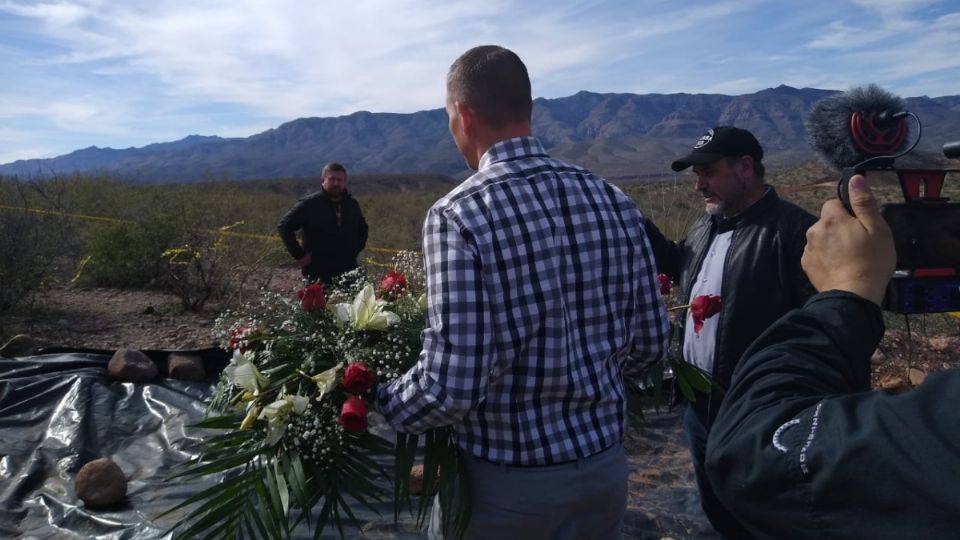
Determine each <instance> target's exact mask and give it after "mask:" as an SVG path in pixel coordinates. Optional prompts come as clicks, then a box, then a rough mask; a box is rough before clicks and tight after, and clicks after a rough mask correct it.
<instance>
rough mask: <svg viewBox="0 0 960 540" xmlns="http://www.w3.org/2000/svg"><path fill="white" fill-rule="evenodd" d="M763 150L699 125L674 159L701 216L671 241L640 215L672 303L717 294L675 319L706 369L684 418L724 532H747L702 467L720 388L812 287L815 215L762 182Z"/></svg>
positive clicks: (701, 480) (749, 139)
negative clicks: (697, 313) (674, 294)
mask: <svg viewBox="0 0 960 540" xmlns="http://www.w3.org/2000/svg"><path fill="white" fill-rule="evenodd" d="M762 159H763V148H761V146H760V143H759V142H757V139H756V138H755V137H754V136H753V134H752V133H750V132H749V131H747V130H745V129H740V128H736V127H732V126H721V127H715V128H713V129H710V130H707V132H706V133H705V134H704V135H703V136H702V137H700V139H699V140H697V142H696V144H694V146H693V150H692V151H691V152H690V153H689V154H687V155H686V156H684V157H682V158H680V159H678V160H676V161H674V162H673V164H672V168H673V170H674V171H682V170H684V169H687V168H689V167H693V173H694V174H695V175H696V178H697V182H696V189H697V191H698V192H699V193H700V194H701V195H702V196H703V201H704V204H705V206H706V213H705V214H704V215H703V216H701V217H700V218H699V219H698V220H697V221H696V223H694V224H693V226H692V227H690V230H689V232H688V234H687V237H686V238H685V239H684V240H682V241H679V242H674V241H671V240H668V239H666V238H665V237H664V236H663V234H662V233H661V232H660V231H659V230H658V229H657V227H656V225H654V224H653V222H651V221H649V220H647V221H646V224H645V225H646V231H647V236H648V237H649V238H650V243H651V245H652V246H653V251H654V255H655V257H656V260H657V268H658V270H659V271H660V272H662V273H665V274H667V275H668V276H670V278H671V279H672V280H673V281H675V282H677V283H679V290H678V301H679V302H680V303H681V304H689V303H690V301H691V300H693V299H694V298H696V297H698V296H704V295H715V296H719V297H720V301H721V305H722V308H721V311H720V313H719V314H718V316H716V317H711V318H709V319H706V320H704V321H702V325H701V324H694V323H693V319H692V315H691V314H690V313H689V311H690V310H688V313H687V316H686V318H685V320H683V321H681V334H680V335H682V336H683V338H682V340H683V341H682V347H683V356H684V359H685V360H687V361H688V362H690V363H692V364H694V365H696V366H697V367H699V368H701V369H702V370H704V371H705V372H707V373H709V374H710V375H711V378H712V380H713V391H711V392H710V393H703V394H698V395H697V398H696V400H695V401H694V402H693V403H691V404H690V406H689V407H688V409H687V412H686V414H685V416H684V431H685V432H686V435H687V439H688V443H689V444H690V452H691V454H692V457H693V463H694V471H695V474H696V479H697V487H698V488H699V491H700V500H701V505H702V506H703V510H704V512H705V513H706V515H707V517H708V518H709V519H710V522H711V523H712V524H713V526H714V528H716V529H717V531H718V532H719V533H720V534H721V535H723V536H724V537H726V538H750V537H751V536H750V534H749V533H748V532H747V531H746V530H745V529H743V528H742V527H741V526H740V524H739V523H737V521H736V520H735V519H734V518H733V517H732V516H731V515H730V513H729V512H728V511H727V510H726V509H725V508H724V506H723V505H722V503H721V502H720V501H719V500H718V499H717V498H716V495H715V494H714V491H713V489H712V487H711V485H710V480H709V479H708V478H707V476H706V474H705V472H704V460H705V453H706V446H707V434H708V433H709V431H710V425H711V423H712V422H713V419H714V418H715V416H716V414H717V410H718V409H719V408H720V400H721V397H722V395H723V390H724V389H726V388H727V387H728V386H729V384H730V377H731V375H732V374H733V370H734V367H736V365H737V362H738V361H739V359H740V357H741V356H742V355H743V352H744V351H745V350H746V349H747V347H748V346H749V345H750V344H751V343H752V342H753V340H754V339H756V338H757V337H758V336H759V335H760V334H761V333H762V332H763V331H764V330H765V329H766V328H767V327H768V326H770V325H771V324H772V323H773V322H774V321H776V320H777V319H779V318H780V317H781V316H782V315H784V314H785V313H786V312H788V311H790V310H791V309H793V308H799V307H801V306H802V305H803V303H804V302H805V301H806V300H807V298H809V297H810V296H812V295H813V294H814V293H815V292H816V291H815V290H814V289H813V287H812V286H811V285H810V282H809V281H808V280H807V277H806V274H804V272H803V270H802V269H801V267H800V257H801V256H802V255H803V248H804V245H805V244H806V231H807V228H809V227H810V226H811V225H812V224H813V223H814V222H815V221H816V218H815V217H814V216H813V215H811V214H810V213H809V212H807V211H805V210H803V209H802V208H800V207H798V206H796V205H794V204H792V203H790V202H787V201H785V200H783V199H780V197H778V196H777V193H776V191H774V189H773V187H771V186H768V185H766V184H765V183H764V181H763V176H764V166H763V164H762V163H761V160H762Z"/></svg>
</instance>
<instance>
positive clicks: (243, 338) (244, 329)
mask: <svg viewBox="0 0 960 540" xmlns="http://www.w3.org/2000/svg"><path fill="white" fill-rule="evenodd" d="M253 332H254V329H253V328H250V327H249V326H238V327H236V328H234V329H233V330H231V331H230V341H228V342H227V347H229V348H230V349H235V350H238V351H240V354H243V353H245V352H247V350H249V349H253V348H254V347H256V345H257V342H256V341H251V340H249V339H247V338H248V337H250V335H251V334H253Z"/></svg>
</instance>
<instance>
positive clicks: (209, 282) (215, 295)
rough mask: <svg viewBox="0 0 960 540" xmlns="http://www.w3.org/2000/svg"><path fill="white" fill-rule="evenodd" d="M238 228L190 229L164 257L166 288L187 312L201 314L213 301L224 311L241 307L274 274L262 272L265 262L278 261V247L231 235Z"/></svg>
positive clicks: (164, 281) (230, 226)
mask: <svg viewBox="0 0 960 540" xmlns="http://www.w3.org/2000/svg"><path fill="white" fill-rule="evenodd" d="M238 225H240V224H239V223H238V224H234V225H228V226H224V227H220V228H218V229H215V230H207V229H200V228H190V229H188V230H186V231H184V235H183V237H182V238H181V240H182V242H181V243H180V244H178V245H177V246H176V247H173V248H170V249H168V250H166V251H165V252H164V253H163V259H164V268H165V275H164V279H163V281H162V283H163V286H164V288H165V289H166V290H168V291H169V292H171V293H173V294H174V295H176V296H177V297H178V298H179V299H180V302H181V304H182V305H183V307H184V309H187V310H190V311H199V310H202V309H203V308H204V306H205V305H206V304H207V302H209V301H210V300H217V301H218V302H219V303H220V307H221V308H223V307H226V306H230V305H234V304H239V303H241V302H242V301H243V295H244V294H245V293H246V292H248V291H250V289H258V288H260V287H262V286H264V285H265V284H266V283H267V282H269V280H270V278H271V273H269V272H263V271H262V269H263V261H264V259H265V258H268V257H275V256H276V252H277V250H278V246H277V245H275V244H273V243H270V244H265V243H264V242H263V241H262V240H258V239H251V238H243V237H238V236H233V235H231V234H230V233H231V229H232V228H234V227H236V226H238Z"/></svg>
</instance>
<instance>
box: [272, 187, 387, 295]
mask: <svg viewBox="0 0 960 540" xmlns="http://www.w3.org/2000/svg"><path fill="white" fill-rule="evenodd" d="M338 214H339V217H338ZM298 230H303V245H302V246H301V245H300V243H299V242H297V236H296V232H297V231H298ZM277 231H278V232H279V233H280V238H281V239H282V240H283V244H284V245H285V246H286V248H287V252H289V253H290V255H291V256H292V257H293V258H294V259H299V258H301V257H303V256H304V255H305V254H307V253H309V254H310V259H311V262H310V265H309V266H307V267H306V268H304V269H303V275H304V276H306V277H307V278H310V279H318V278H319V279H322V280H323V281H324V282H327V283H329V282H330V279H331V278H333V277H334V276H338V275H340V274H342V273H344V272H348V271H350V270H353V269H354V268H356V267H357V255H359V254H360V252H361V251H362V250H363V248H364V247H365V246H366V245H367V232H368V228H367V221H366V220H365V219H364V218H363V212H361V211H360V204H358V203H357V200H356V199H354V198H353V197H352V196H350V194H349V193H347V192H346V191H344V193H343V195H342V196H341V197H340V200H339V201H334V200H332V199H330V198H329V197H328V196H327V194H326V192H324V191H323V190H322V189H321V190H320V191H318V192H316V193H313V194H312V195H308V196H306V197H304V198H302V199H300V200H299V201H297V204H295V205H294V206H293V208H291V209H290V210H289V211H288V212H287V213H286V215H284V216H283V218H282V219H280V223H279V224H278V225H277Z"/></svg>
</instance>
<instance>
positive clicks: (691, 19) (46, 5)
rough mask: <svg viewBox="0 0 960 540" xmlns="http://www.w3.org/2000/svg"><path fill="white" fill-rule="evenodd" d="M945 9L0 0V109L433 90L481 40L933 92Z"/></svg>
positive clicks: (159, 118)
mask: <svg viewBox="0 0 960 540" xmlns="http://www.w3.org/2000/svg"><path fill="white" fill-rule="evenodd" d="M944 6H946V7H944ZM945 11H950V9H949V4H948V3H947V2H944V1H941V2H935V1H933V0H854V1H852V2H835V1H833V0H807V1H806V2H804V3H803V4H802V5H798V4H796V3H792V2H774V1H772V0H749V1H739V2H738V1H733V0H730V1H721V2H710V1H700V0H691V1H690V2H683V3H669V2H668V3H664V2H660V1H655V0H635V1H632V2H613V3H611V2H607V1H602V0H591V1H589V2H569V1H564V0H525V1H524V0H489V1H487V2H483V3H460V2H456V3H454V2H423V1H420V0H360V1H354V2H350V3H342V2H303V1H302V0H274V1H266V0H262V1H258V0H205V1H203V2H196V1H194V0H189V1H188V0H165V1H163V2H156V1H154V0H124V1H123V2H118V1H111V0H41V1H40V2H29V1H26V0H22V1H14V0H0V33H2V34H3V35H4V40H3V43H2V44H0V64H2V65H4V75H5V78H6V79H8V80H11V81H16V83H17V85H16V87H17V90H18V92H17V94H11V95H6V96H5V95H2V94H0V119H3V121H4V123H5V124H6V125H8V126H9V125H13V124H11V122H16V125H17V128H18V129H20V128H24V129H25V127H24V126H26V125H27V124H28V123H32V125H33V126H34V128H35V129H36V131H35V133H37V134H38V135H37V136H36V137H35V138H34V140H51V141H52V140H58V141H67V142H58V143H57V144H60V145H69V146H65V147H63V148H62V149H63V152H60V153H64V152H66V151H69V150H72V149H75V148H79V147H84V146H89V145H90V144H96V145H97V146H115V147H118V146H129V145H131V144H134V145H140V144H146V143H149V142H158V141H162V140H173V139H177V138H180V137H182V136H185V135H186V134H189V133H200V134H205V135H221V136H246V135H250V134H252V133H255V132H258V131H262V130H263V129H266V128H269V127H273V126H276V125H278V124H280V123H282V122H285V121H288V120H292V119H294V118H297V117H302V116H337V115H342V114H349V113H352V112H354V111H357V110H369V111H374V112H412V111H416V110H422V109H432V108H439V107H441V106H442V104H443V98H444V96H443V93H444V78H445V75H446V71H447V69H448V67H449V65H450V63H451V62H452V61H453V60H454V58H456V57H457V56H458V55H459V54H460V53H462V52H463V51H465V50H466V49H467V48H469V47H472V46H475V45H480V44H485V43H499V44H502V45H505V46H507V47H510V48H512V49H513V50H515V51H517V52H518V53H519V54H520V55H521V56H522V57H523V59H524V61H525V62H526V63H527V65H528V68H529V69H530V74H531V77H532V79H533V81H532V82H533V88H534V94H535V95H537V96H545V97H562V96H567V95H570V94H572V93H574V92H576V91H579V90H591V91H598V92H637V93H644V92H663V93H673V92H721V93H737V94H740V93H747V92H753V91H757V90H759V89H762V88H766V87H770V86H776V85H778V84H780V83H786V84H790V85H792V86H800V87H802V86H812V87H821V88H822V87H828V88H844V87H848V86H851V85H853V84H858V83H863V82H869V81H860V80H859V79H861V78H863V77H865V76H867V77H870V78H873V79H874V81H876V82H878V83H881V84H883V83H887V84H893V85H899V86H900V87H903V88H917V87H918V85H919V84H921V83H920V81H922V84H924V85H929V86H928V87H927V88H928V90H927V91H926V92H923V93H930V94H931V95H942V94H943V93H948V92H944V91H942V90H941V89H944V88H946V87H947V85H948V84H950V81H956V80H957V78H958V77H957V74H956V70H957V68H958V66H957V60H954V58H953V57H954V55H951V54H950V52H951V51H956V50H958V48H960V42H958V41H957V39H958V38H957V37H954V36H958V35H960V22H958V19H960V14H957V13H947V14H946V15H944V14H943V12H945ZM953 11H956V10H955V9H954V10H953ZM934 13H936V14H940V15H939V19H931V18H932V17H934V15H932V14H934ZM944 81H946V82H944ZM2 91H3V89H0V92H2ZM937 93H939V94H937ZM953 93H960V88H957V89H954V90H953ZM45 130H57V133H59V134H60V135H59V136H57V137H54V136H52V135H50V136H48V135H39V134H40V133H46V131H45ZM244 130H250V131H246V132H245V131H244ZM49 133H53V131H50V132H49ZM67 135H70V136H72V139H71V138H69V137H68V136H67ZM71 140H73V141H79V142H77V143H72V142H69V141H71ZM25 144H26V143H25ZM51 144H53V143H51ZM29 148H36V145H30V146H29ZM21 157H23V156H21Z"/></svg>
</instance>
